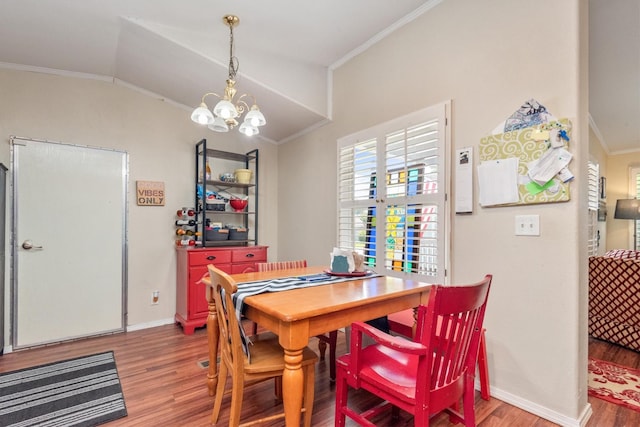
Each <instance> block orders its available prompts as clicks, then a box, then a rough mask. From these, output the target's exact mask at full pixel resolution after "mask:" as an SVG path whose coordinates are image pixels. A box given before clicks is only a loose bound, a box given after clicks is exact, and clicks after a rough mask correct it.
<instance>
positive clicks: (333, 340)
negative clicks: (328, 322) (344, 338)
mask: <svg viewBox="0 0 640 427" xmlns="http://www.w3.org/2000/svg"><path fill="white" fill-rule="evenodd" d="M337 342H338V331H331V332H329V379H330V380H331V381H335V380H336V346H337Z"/></svg>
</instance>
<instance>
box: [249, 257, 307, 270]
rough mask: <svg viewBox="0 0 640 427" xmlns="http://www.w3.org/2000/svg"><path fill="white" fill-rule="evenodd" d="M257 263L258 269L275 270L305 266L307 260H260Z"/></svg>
mask: <svg viewBox="0 0 640 427" xmlns="http://www.w3.org/2000/svg"><path fill="white" fill-rule="evenodd" d="M257 265H258V271H275V270H288V269H291V268H303V267H306V266H307V260H306V259H302V260H299V261H275V262H260V263H258V264H257Z"/></svg>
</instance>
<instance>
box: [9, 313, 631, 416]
mask: <svg viewBox="0 0 640 427" xmlns="http://www.w3.org/2000/svg"><path fill="white" fill-rule="evenodd" d="M338 335H339V337H338V353H339V354H342V353H344V351H345V344H344V334H342V333H339V334H338ZM316 345H317V341H316V340H312V342H311V347H312V348H316ZM109 350H113V351H114V353H115V357H116V362H117V366H118V373H119V375H120V379H121V382H122V388H123V392H124V395H125V399H126V404H127V411H128V416H127V417H125V418H122V419H120V420H116V421H113V422H111V423H108V424H105V426H108V427H117V426H144V427H147V426H154V427H155V426H181V427H189V426H193V427H196V426H209V425H210V424H209V416H210V413H211V408H212V405H213V398H212V397H209V395H208V394H207V388H206V370H205V369H203V368H201V367H200V366H199V365H198V363H197V362H198V361H202V360H206V358H207V339H206V331H205V330H204V329H198V330H196V333H195V334H193V335H184V334H183V333H182V329H181V328H180V327H179V326H176V325H167V326H161V327H157V328H151V329H146V330H142V331H135V332H128V333H123V334H115V335H109V336H104V337H98V338H91V339H85V340H79V341H75V342H70V343H63V344H57V345H52V346H46V347H40V348H36V349H30V350H23V351H17V352H14V353H9V354H5V355H4V356H0V372H8V371H12V370H16V369H21V368H27V367H31V366H34V365H38V364H42V363H49V362H55V361H58V360H62V359H68V358H72V357H77V356H83V355H87V354H92V353H98V352H102V351H109ZM589 353H590V355H591V356H593V357H596V358H599V359H603V360H609V361H612V362H615V363H619V364H622V365H626V366H631V367H636V368H640V354H639V353H635V352H633V351H629V350H625V349H622V348H621V347H618V346H615V345H612V344H608V343H604V342H601V341H597V340H591V341H590V343H589ZM327 362H328V361H325V362H320V363H319V364H318V366H317V368H316V395H315V405H314V410H313V425H314V426H318V427H325V426H326V427H328V426H333V418H334V414H333V411H334V390H335V386H334V384H332V383H330V381H329V369H328V366H327ZM272 396H273V384H272V383H271V382H266V383H262V384H258V385H256V386H254V387H251V388H250V389H248V390H247V392H246V393H245V398H244V403H243V420H248V419H253V418H254V417H255V418H260V417H261V416H264V415H268V414H271V413H275V412H278V411H280V410H281V408H282V406H281V405H280V404H278V403H277V402H276V401H275V399H274V398H273V397H272ZM372 399H373V398H372V397H370V396H368V395H367V394H366V393H364V392H359V393H354V394H353V398H350V401H351V402H353V403H354V404H357V405H370V404H371V402H372ZM229 400H230V399H229V398H227V399H225V401H224V403H223V408H222V412H221V416H220V420H219V422H218V424H217V425H219V426H223V425H226V423H227V421H228V418H227V414H228V404H229ZM589 402H590V403H591V405H592V407H593V411H594V415H593V416H592V417H591V419H590V421H589V422H588V424H587V427H601V426H607V427H622V426H638V425H640V413H638V412H635V411H632V410H628V409H624V408H622V407H619V406H616V405H613V404H610V403H607V402H605V401H603V400H600V399H595V398H591V397H590V398H589ZM476 420H477V424H478V426H481V427H489V426H491V427H502V426H504V427H507V426H508V427H513V426H531V427H548V426H555V424H554V423H551V422H549V421H546V420H544V419H542V418H540V417H537V416H535V415H533V414H530V413H528V412H525V411H523V410H521V409H518V408H516V407H513V406H510V405H508V404H506V403H504V402H501V401H500V400H497V399H493V398H492V399H491V400H490V401H488V402H487V401H484V400H482V399H481V398H480V395H479V392H476ZM375 421H376V425H378V426H381V427H382V426H389V427H391V426H393V427H398V426H413V419H412V418H410V417H409V416H408V415H406V414H405V416H404V417H401V419H400V420H399V421H397V420H396V421H391V420H390V418H389V417H387V418H382V419H379V420H375ZM264 425H265V426H281V425H282V421H277V422H272V423H267V424H264ZM347 425H348V426H354V425H355V424H354V423H349V422H347ZM431 425H432V426H436V427H441V426H450V425H451V424H450V423H449V420H448V418H447V417H446V415H443V414H441V415H438V416H436V417H435V418H434V419H433V420H432V423H431Z"/></svg>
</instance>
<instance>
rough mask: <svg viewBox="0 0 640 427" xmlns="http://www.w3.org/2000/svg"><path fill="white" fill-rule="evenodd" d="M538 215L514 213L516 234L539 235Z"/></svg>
mask: <svg viewBox="0 0 640 427" xmlns="http://www.w3.org/2000/svg"><path fill="white" fill-rule="evenodd" d="M539 235H540V215H516V236H539Z"/></svg>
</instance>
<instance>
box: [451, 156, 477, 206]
mask: <svg viewBox="0 0 640 427" xmlns="http://www.w3.org/2000/svg"><path fill="white" fill-rule="evenodd" d="M455 190H456V191H455V194H456V203H455V206H456V213H457V214H463V213H472V212H473V147H464V148H460V149H458V150H456V189H455Z"/></svg>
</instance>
